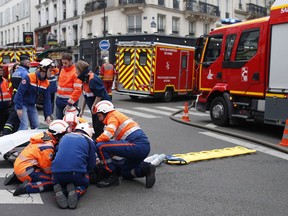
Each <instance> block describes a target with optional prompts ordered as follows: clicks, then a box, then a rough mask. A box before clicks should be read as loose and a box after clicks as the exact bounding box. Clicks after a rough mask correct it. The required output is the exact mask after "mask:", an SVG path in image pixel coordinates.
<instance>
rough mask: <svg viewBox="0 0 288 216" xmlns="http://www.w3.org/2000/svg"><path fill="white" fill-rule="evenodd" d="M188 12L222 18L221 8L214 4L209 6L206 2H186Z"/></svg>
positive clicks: (191, 0) (193, 0)
mask: <svg viewBox="0 0 288 216" xmlns="http://www.w3.org/2000/svg"><path fill="white" fill-rule="evenodd" d="M186 10H187V11H191V12H196V13H204V14H209V15H213V16H218V17H219V16H220V10H219V7H218V6H216V5H212V4H207V3H205V2H201V1H199V3H198V2H196V1H195V0H187V2H186Z"/></svg>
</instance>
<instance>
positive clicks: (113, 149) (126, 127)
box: [96, 100, 156, 188]
mask: <svg viewBox="0 0 288 216" xmlns="http://www.w3.org/2000/svg"><path fill="white" fill-rule="evenodd" d="M96 110H97V111H96V112H97V115H98V117H99V120H100V121H103V122H104V124H105V125H106V126H105V129H104V132H103V133H102V134H101V135H100V136H99V137H98V138H97V139H96V142H97V144H96V152H97V155H98V157H99V159H100V163H101V164H103V167H104V169H105V170H106V171H107V173H109V175H108V177H106V178H105V179H104V180H102V181H99V182H97V186H98V187H100V188H103V187H109V186H114V185H119V178H118V176H117V171H116V167H115V164H114V163H113V161H112V159H111V157H112V156H120V157H124V158H125V159H126V160H125V162H124V164H123V165H122V167H121V176H122V177H123V178H125V179H132V178H137V177H138V178H139V177H144V176H145V177H146V188H151V187H153V185H154V183H155V181H156V178H155V171H156V168H155V166H154V165H152V164H151V163H147V162H144V161H143V160H144V159H145V158H146V157H147V156H148V154H149V152H150V142H149V140H148V138H147V136H146V135H145V133H144V132H143V130H142V129H141V128H140V127H139V125H138V124H137V123H136V122H135V121H134V120H133V119H131V118H129V117H127V116H126V115H124V114H123V113H121V112H119V111H117V110H115V109H114V105H113V104H112V103H111V102H110V101H105V100H103V101H100V102H99V103H97V104H96ZM112 138H114V140H112Z"/></svg>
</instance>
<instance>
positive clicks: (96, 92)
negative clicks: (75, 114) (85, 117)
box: [78, 69, 111, 110]
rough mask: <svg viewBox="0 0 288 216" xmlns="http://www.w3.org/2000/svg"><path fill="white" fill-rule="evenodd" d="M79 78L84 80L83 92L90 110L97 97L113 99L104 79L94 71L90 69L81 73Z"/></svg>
mask: <svg viewBox="0 0 288 216" xmlns="http://www.w3.org/2000/svg"><path fill="white" fill-rule="evenodd" d="M78 79H80V80H82V82H83V87H82V88H83V94H84V98H85V101H86V104H87V106H88V107H89V109H90V110H91V108H92V105H93V103H94V101H95V98H96V97H101V98H102V99H101V100H109V101H110V100H111V99H110V97H109V95H108V93H107V91H106V89H105V87H104V85H103V81H102V79H101V78H100V77H99V76H98V75H96V74H94V73H93V72H90V71H89V69H87V70H86V71H84V72H83V73H82V74H81V75H79V76H78ZM91 93H92V94H91Z"/></svg>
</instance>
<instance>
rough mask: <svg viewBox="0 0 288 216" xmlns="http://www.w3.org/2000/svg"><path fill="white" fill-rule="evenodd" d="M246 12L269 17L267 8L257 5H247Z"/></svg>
mask: <svg viewBox="0 0 288 216" xmlns="http://www.w3.org/2000/svg"><path fill="white" fill-rule="evenodd" d="M246 12H248V13H250V14H255V15H257V16H267V8H265V7H261V6H258V5H255V4H251V3H248V4H246Z"/></svg>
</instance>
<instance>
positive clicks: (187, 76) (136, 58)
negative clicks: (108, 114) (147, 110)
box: [115, 41, 195, 102]
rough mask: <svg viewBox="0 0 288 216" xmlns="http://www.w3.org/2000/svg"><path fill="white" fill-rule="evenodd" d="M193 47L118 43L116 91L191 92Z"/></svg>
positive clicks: (145, 93) (148, 94)
mask: <svg viewBox="0 0 288 216" xmlns="http://www.w3.org/2000/svg"><path fill="white" fill-rule="evenodd" d="M194 52H195V49H194V48H193V47H188V46H179V45H173V44H167V43H156V42H141V41H131V42H118V44H117V53H116V65H115V66H116V72H117V77H116V81H115V89H116V93H118V94H126V95H129V96H130V98H131V99H137V98H138V97H156V98H162V99H163V100H164V101H166V102H168V101H170V100H171V99H172V97H173V96H177V95H190V94H192V93H193V90H194V89H193V87H194V85H193V82H195V80H194V64H195V61H194Z"/></svg>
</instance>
